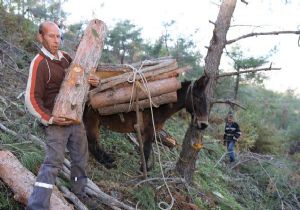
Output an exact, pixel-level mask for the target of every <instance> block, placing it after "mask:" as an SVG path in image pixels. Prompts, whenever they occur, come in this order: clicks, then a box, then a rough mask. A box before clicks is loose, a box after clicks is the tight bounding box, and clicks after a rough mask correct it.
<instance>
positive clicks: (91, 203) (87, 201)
mask: <svg viewBox="0 0 300 210" xmlns="http://www.w3.org/2000/svg"><path fill="white" fill-rule="evenodd" d="M77 197H78V199H79V200H80V201H81V202H82V203H83V204H84V205H86V207H87V208H88V209H90V210H95V209H97V207H100V205H99V204H98V203H97V201H96V200H95V199H93V198H90V197H89V196H88V195H87V194H81V195H77Z"/></svg>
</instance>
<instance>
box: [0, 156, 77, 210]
mask: <svg viewBox="0 0 300 210" xmlns="http://www.w3.org/2000/svg"><path fill="white" fill-rule="evenodd" d="M0 177H1V179H2V180H3V181H4V182H5V183H6V184H7V185H8V186H9V187H10V189H12V191H13V192H14V199H15V200H16V201H18V202H20V203H23V204H24V205H26V204H27V200H28V198H29V196H30V194H31V192H32V190H33V184H34V182H35V176H34V175H33V174H32V173H31V172H30V171H28V170H27V169H26V168H25V167H23V165H22V164H21V163H20V162H19V161H18V159H17V158H16V157H15V156H14V155H13V154H12V153H11V152H9V151H0ZM57 209H60V210H72V209H74V208H73V206H71V205H70V204H69V203H68V202H67V201H66V200H65V199H64V197H63V195H62V194H61V193H60V192H59V191H58V190H57V189H56V188H54V190H53V193H52V196H51V200H50V210H57Z"/></svg>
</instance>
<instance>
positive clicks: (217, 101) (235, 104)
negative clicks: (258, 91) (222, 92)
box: [211, 99, 246, 110]
mask: <svg viewBox="0 0 300 210" xmlns="http://www.w3.org/2000/svg"><path fill="white" fill-rule="evenodd" d="M213 104H229V105H230V106H238V107H240V108H241V109H244V110H246V107H244V106H242V105H240V104H238V103H237V102H236V101H232V100H229V99H226V100H214V101H212V102H211V105H213Z"/></svg>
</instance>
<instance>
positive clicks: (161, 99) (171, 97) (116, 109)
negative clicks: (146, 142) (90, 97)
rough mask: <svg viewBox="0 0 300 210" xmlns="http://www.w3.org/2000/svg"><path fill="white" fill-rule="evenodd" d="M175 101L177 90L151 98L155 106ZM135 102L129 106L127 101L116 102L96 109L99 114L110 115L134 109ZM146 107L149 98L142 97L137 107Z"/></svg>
mask: <svg viewBox="0 0 300 210" xmlns="http://www.w3.org/2000/svg"><path fill="white" fill-rule="evenodd" d="M176 101H177V92H172V93H166V94H162V95H160V96H156V97H153V98H152V102H153V103H154V105H157V106H159V105H161V104H166V103H173V102H176ZM135 103H136V102H133V103H132V104H131V106H130V104H129V103H126V104H116V105H112V106H107V107H102V108H99V109H98V113H99V114H100V115H111V114H116V113H122V112H130V111H133V110H134V107H135ZM148 107H150V100H149V99H144V100H141V101H139V108H140V109H141V110H143V109H145V108H148Z"/></svg>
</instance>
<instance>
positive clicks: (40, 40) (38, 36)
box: [36, 33, 43, 44]
mask: <svg viewBox="0 0 300 210" xmlns="http://www.w3.org/2000/svg"><path fill="white" fill-rule="evenodd" d="M36 39H37V41H38V42H39V43H41V44H42V42H43V37H42V34H40V33H39V34H37V36H36Z"/></svg>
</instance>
